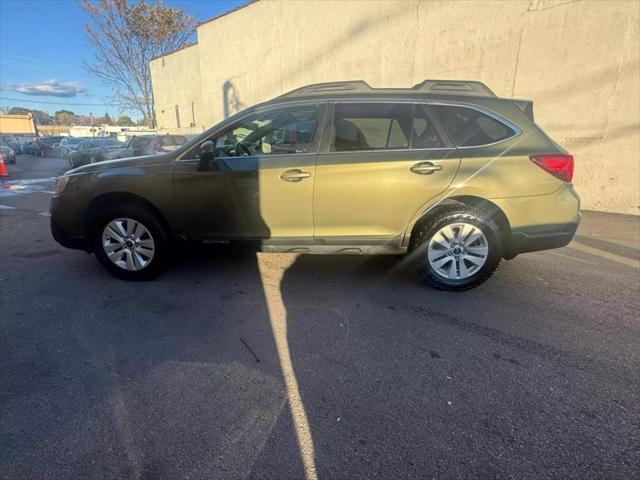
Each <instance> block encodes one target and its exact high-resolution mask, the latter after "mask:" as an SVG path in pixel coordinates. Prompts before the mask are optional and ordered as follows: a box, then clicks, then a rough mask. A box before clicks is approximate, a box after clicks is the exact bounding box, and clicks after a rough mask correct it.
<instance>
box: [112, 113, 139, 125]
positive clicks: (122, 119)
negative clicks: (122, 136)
mask: <svg viewBox="0 0 640 480" xmlns="http://www.w3.org/2000/svg"><path fill="white" fill-rule="evenodd" d="M116 125H118V126H119V127H133V126H135V123H134V122H133V120H131V117H128V116H127V115H120V116H119V117H118V120H116Z"/></svg>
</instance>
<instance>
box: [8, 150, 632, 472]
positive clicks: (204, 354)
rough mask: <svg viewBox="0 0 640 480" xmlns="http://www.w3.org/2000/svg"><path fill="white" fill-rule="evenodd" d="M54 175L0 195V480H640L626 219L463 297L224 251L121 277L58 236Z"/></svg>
mask: <svg viewBox="0 0 640 480" xmlns="http://www.w3.org/2000/svg"><path fill="white" fill-rule="evenodd" d="M65 169H66V165H65V163H64V162H63V161H62V160H60V159H51V158H35V157H30V156H19V157H18V163H17V165H15V166H13V165H10V166H9V171H10V173H11V175H12V177H11V178H9V179H8V180H5V181H4V182H3V183H2V184H1V185H0V187H1V189H0V258H1V260H0V269H1V272H0V301H1V303H0V313H1V325H2V335H1V337H0V338H1V340H0V341H1V349H2V369H1V376H0V385H1V391H0V405H1V417H0V442H1V444H0V451H1V452H2V453H1V454H0V458H1V464H0V475H1V477H2V478H6V479H32V478H33V479H36V478H37V479H49V478H50V479H75V478H90V479H99V478H105V479H115V478H133V479H164V478H167V479H177V478H189V479H200V478H202V479H204V478H206V479H247V478H256V479H257V478H261V479H299V478H300V479H301V478H320V479H359V478H363V479H372V478H385V479H399V478H416V479H418V478H419V479H426V478H562V479H567V478H575V479H586V478H620V479H623V478H638V476H639V475H640V434H639V433H638V432H640V320H639V318H640V315H639V311H640V300H639V299H640V296H639V293H640V273H639V272H640V270H639V269H638V267H639V265H640V220H639V218H638V217H631V216H620V215H605V214H597V213H589V212H585V214H584V217H583V223H582V225H581V227H580V230H579V231H578V235H577V237H576V239H575V241H574V242H573V243H572V244H571V245H570V246H569V247H567V248H563V249H560V250H554V251H548V252H539V253H533V254H527V255H522V256H520V257H517V258H516V259H514V260H512V261H509V262H504V263H503V264H502V265H501V266H500V268H499V269H498V271H497V272H496V274H495V275H494V277H493V278H492V279H491V280H490V281H488V282H487V283H486V284H484V285H482V286H481V287H479V288H477V289H475V290H472V291H469V292H464V293H448V292H440V291H435V290H431V289H429V288H427V287H424V286H423V285H422V284H421V283H420V281H419V280H418V279H417V277H416V276H415V275H414V274H413V272H412V271H411V269H410V268H408V267H407V266H405V265H403V264H402V263H400V264H399V263H398V262H399V260H398V259H396V258H395V257H364V256H304V255H301V256H296V255H293V254H286V255H285V254H283V255H274V254H272V255H262V254H259V255H256V254H254V253H251V252H243V251H237V250H232V249H228V248H222V247H219V248H211V249H206V250H198V251H190V250H186V249H185V251H183V252H180V253H179V254H178V255H177V257H176V259H175V260H173V263H172V265H171V266H170V267H169V268H168V269H167V271H166V272H165V273H164V274H163V275H162V276H161V277H160V278H159V279H157V280H155V281H151V282H143V283H131V282H124V281H120V280H117V279H115V278H112V277H111V276H110V275H109V274H108V273H107V272H106V271H105V270H104V269H103V268H102V267H101V266H100V265H99V264H98V262H97V261H96V259H95V258H93V257H92V256H89V255H87V254H84V253H82V252H78V251H71V250H66V249H64V248H62V247H60V246H59V245H58V244H56V243H55V242H54V241H53V239H52V238H51V235H50V233H49V229H48V222H49V218H48V216H47V215H48V213H47V210H48V204H49V200H50V197H51V195H52V190H53V188H54V181H53V179H52V177H55V176H56V175H58V174H60V173H61V172H63V171H65Z"/></svg>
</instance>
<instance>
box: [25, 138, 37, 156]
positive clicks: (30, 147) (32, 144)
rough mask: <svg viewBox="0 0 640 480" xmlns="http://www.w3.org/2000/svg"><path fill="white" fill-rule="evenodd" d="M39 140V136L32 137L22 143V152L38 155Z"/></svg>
mask: <svg viewBox="0 0 640 480" xmlns="http://www.w3.org/2000/svg"><path fill="white" fill-rule="evenodd" d="M37 151H38V141H37V138H31V139H29V140H27V141H26V142H24V143H23V144H22V153H25V154H27V155H36V156H38V152H37Z"/></svg>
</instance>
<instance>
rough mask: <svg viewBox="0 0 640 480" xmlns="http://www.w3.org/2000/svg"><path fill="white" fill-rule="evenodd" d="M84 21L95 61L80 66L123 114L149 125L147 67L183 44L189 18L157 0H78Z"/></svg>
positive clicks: (150, 94)
mask: <svg viewBox="0 0 640 480" xmlns="http://www.w3.org/2000/svg"><path fill="white" fill-rule="evenodd" d="M80 2H81V5H82V8H83V9H84V11H85V12H86V13H87V15H88V16H89V23H88V24H87V25H85V31H86V34H87V40H88V42H89V44H90V45H91V46H92V47H93V48H94V49H95V62H93V63H87V64H86V65H85V66H86V68H87V70H88V71H89V73H91V74H93V75H95V76H96V77H98V78H100V79H101V80H102V81H103V82H104V83H105V84H107V85H109V86H110V87H111V89H112V90H113V94H114V100H115V102H116V103H117V104H118V105H120V107H121V109H122V110H123V111H131V110H134V111H138V112H140V113H141V114H142V115H143V116H144V118H145V119H146V120H147V123H151V125H152V126H155V115H154V112H153V91H152V89H151V71H150V69H149V62H150V61H151V60H152V59H153V58H155V57H159V56H162V55H165V54H167V53H169V52H171V51H173V50H176V49H178V48H181V47H183V46H184V45H186V44H187V42H188V40H189V37H190V36H191V34H192V33H193V30H194V20H193V17H191V16H190V15H188V14H187V13H185V11H184V10H182V9H178V8H170V7H166V6H165V5H164V4H163V3H162V1H161V0H155V1H153V2H152V3H146V2H145V0H141V1H140V2H136V3H132V2H131V1H130V0H97V1H91V0H80Z"/></svg>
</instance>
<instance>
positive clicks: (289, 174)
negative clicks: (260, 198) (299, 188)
mask: <svg viewBox="0 0 640 480" xmlns="http://www.w3.org/2000/svg"><path fill="white" fill-rule="evenodd" d="M310 176H311V174H310V173H309V172H303V171H302V170H298V169H297V168H294V169H293V170H287V171H286V172H282V173H281V174H280V178H281V179H282V180H284V181H285V182H301V181H302V180H304V179H305V178H309V177H310Z"/></svg>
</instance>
